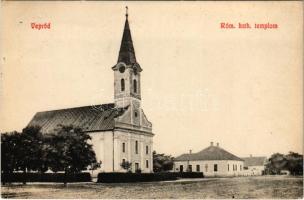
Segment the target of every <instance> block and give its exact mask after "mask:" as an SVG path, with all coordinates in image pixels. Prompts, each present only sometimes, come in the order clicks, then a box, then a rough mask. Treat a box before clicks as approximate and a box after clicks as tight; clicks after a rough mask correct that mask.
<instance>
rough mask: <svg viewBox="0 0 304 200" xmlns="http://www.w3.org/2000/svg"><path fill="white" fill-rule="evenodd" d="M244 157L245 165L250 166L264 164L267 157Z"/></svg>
mask: <svg viewBox="0 0 304 200" xmlns="http://www.w3.org/2000/svg"><path fill="white" fill-rule="evenodd" d="M242 159H243V160H244V167H249V166H263V165H264V164H265V161H266V159H267V158H266V157H252V156H250V157H245V158H242Z"/></svg>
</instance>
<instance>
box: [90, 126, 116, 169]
mask: <svg viewBox="0 0 304 200" xmlns="http://www.w3.org/2000/svg"><path fill="white" fill-rule="evenodd" d="M89 135H90V136H91V137H92V140H91V143H92V144H93V150H94V151H95V154H96V160H97V161H98V162H99V161H101V162H102V163H101V167H100V168H99V169H97V170H95V172H94V174H95V173H98V172H111V171H113V131H102V132H90V133H89Z"/></svg>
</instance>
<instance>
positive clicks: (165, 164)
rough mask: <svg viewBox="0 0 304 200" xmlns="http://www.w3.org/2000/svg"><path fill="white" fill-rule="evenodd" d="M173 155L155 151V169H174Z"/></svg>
mask: <svg viewBox="0 0 304 200" xmlns="http://www.w3.org/2000/svg"><path fill="white" fill-rule="evenodd" d="M173 159H174V158H173V157H172V156H171V155H165V154H157V153H156V151H153V171H154V172H163V171H170V170H172V169H173V163H174V162H173Z"/></svg>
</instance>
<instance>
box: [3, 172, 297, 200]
mask: <svg viewBox="0 0 304 200" xmlns="http://www.w3.org/2000/svg"><path fill="white" fill-rule="evenodd" d="M1 196H2V198H71V199H75V198H77V199H79V198H86V199H88V198H107V199H109V198H137V199H140V198H149V199H152V198H192V199H193V198H289V199H290V198H303V177H286V176H285V177H283V176H261V177H235V178H205V179H199V180H198V179H188V180H186V179H183V180H179V181H172V182H154V183H123V184H109V183H108V184H103V183H100V184H98V183H72V184H68V186H67V187H64V186H63V184H51V183H49V184H48V183H43V184H42V183H41V184H38V183H35V184H31V183H29V184H27V185H15V184H14V185H10V186H6V185H5V186H2V187H1Z"/></svg>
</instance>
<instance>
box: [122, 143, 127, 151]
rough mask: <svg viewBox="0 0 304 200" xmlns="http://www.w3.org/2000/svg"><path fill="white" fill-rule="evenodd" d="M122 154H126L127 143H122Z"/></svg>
mask: <svg viewBox="0 0 304 200" xmlns="http://www.w3.org/2000/svg"><path fill="white" fill-rule="evenodd" d="M122 152H123V153H125V152H126V143H124V142H123V143H122Z"/></svg>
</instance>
